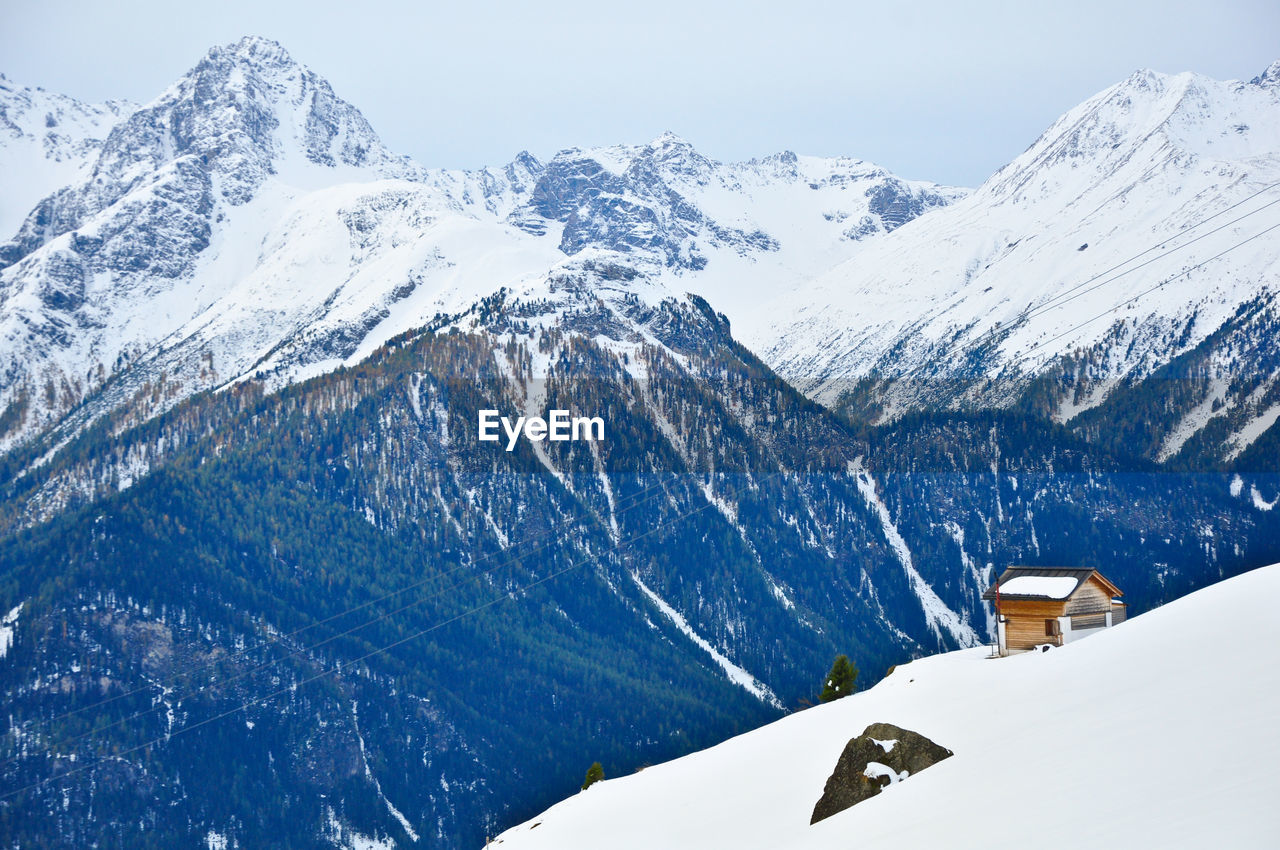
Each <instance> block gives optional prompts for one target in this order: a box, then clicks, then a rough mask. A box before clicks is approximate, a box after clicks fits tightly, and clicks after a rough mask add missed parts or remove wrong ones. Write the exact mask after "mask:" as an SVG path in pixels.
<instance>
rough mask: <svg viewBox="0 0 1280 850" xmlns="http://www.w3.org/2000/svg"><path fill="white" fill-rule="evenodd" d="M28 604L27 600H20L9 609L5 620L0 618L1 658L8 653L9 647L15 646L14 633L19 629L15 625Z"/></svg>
mask: <svg viewBox="0 0 1280 850" xmlns="http://www.w3.org/2000/svg"><path fill="white" fill-rule="evenodd" d="M26 604H27V603H25V602H19V603H18V604H17V605H15V606H14V607H13V608H11V609H9V613H8V614H5V615H4V620H0V658H4V657H5V656H6V655H8V654H9V648H10V647H11V646H13V635H14V633H15V632H16V631H17V629H16V628H15V627H16V626H17V624H18V615H19V614H21V613H22V606H23V605H26Z"/></svg>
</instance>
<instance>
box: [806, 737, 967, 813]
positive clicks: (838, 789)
mask: <svg viewBox="0 0 1280 850" xmlns="http://www.w3.org/2000/svg"><path fill="white" fill-rule="evenodd" d="M951 755H952V752H951V750H948V749H947V748H946V747H940V746H938V745H937V744H935V743H934V742H933V741H930V740H929V739H928V738H926V737H925V736H923V735H921V734H919V733H918V732H912V731H910V730H909V729H902V728H900V727H898V726H894V725H893V724H892V723H872V724H871V725H870V726H868V727H867V728H866V729H865V730H864V731H863V733H862V734H861V735H859V736H858V737H856V738H851V739H850V740H849V743H847V744H845V747H844V752H842V753H841V754H840V760H839V761H837V762H836V769H835V770H834V771H833V772H832V773H831V776H830V777H828V779H827V784H826V786H825V787H824V788H823V789H822V797H821V798H820V799H819V800H818V804H817V805H816V806H814V807H813V817H812V818H810V819H809V823H810V824H815V823H817V822H818V821H820V820H825V819H826V818H829V817H831V816H832V815H834V814H836V813H837V812H843V811H844V810H845V809H847V808H849V807H850V806H856V805H857V804H858V803H861V802H862V801H863V800H866V799H868V798H871V797H874V796H875V795H877V794H879V793H880V790H881V789H882V788H884V787H885V786H887V785H892V784H893V783H895V782H899V781H901V780H903V779H906V778H907V777H908V776H912V775H914V774H916V773H919V772H920V771H922V770H924V769H925V768H926V767H930V766H931V765H935V764H937V763H938V762H940V761H942V760H943V759H945V758H950V757H951Z"/></svg>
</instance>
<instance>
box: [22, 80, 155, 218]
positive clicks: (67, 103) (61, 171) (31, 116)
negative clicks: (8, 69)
mask: <svg viewBox="0 0 1280 850" xmlns="http://www.w3.org/2000/svg"><path fill="white" fill-rule="evenodd" d="M136 108H137V107H136V106H135V105H134V104H131V103H126V102H124V101H119V100H112V101H108V102H106V103H102V104H88V103H82V102H81V101H78V100H76V99H75V98H72V97H67V96H66V95H61V94H54V93H53V92H47V91H45V90H44V89H39V88H27V87H25V86H20V85H17V84H16V83H14V82H12V81H11V80H9V79H7V78H6V77H5V76H4V75H3V74H0V175H2V176H0V182H2V183H3V186H4V191H3V192H0V239H7V238H9V237H10V236H12V235H13V233H14V231H16V230H17V229H18V225H20V224H22V220H23V218H25V217H26V215H27V213H28V212H29V211H30V210H31V208H32V207H33V206H35V205H36V202H37V201H39V200H40V199H41V198H43V197H45V196H46V195H48V194H49V193H50V192H53V191H55V190H56V189H60V188H62V187H63V186H67V185H70V184H73V183H79V182H80V181H81V180H83V179H84V178H85V177H87V176H88V173H89V169H90V168H92V166H93V163H94V160H95V159H97V155H98V151H99V150H100V149H101V148H102V142H103V140H104V139H106V137H107V134H108V133H110V132H111V128H112V127H114V126H115V125H116V124H118V123H120V121H122V120H123V119H124V118H126V117H127V116H128V115H129V114H130V113H131V112H133V110H134V109H136Z"/></svg>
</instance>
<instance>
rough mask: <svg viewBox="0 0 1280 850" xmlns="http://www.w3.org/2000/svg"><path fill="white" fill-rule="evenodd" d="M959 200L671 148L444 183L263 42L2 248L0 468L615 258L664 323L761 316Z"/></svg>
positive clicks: (129, 125)
mask: <svg viewBox="0 0 1280 850" xmlns="http://www.w3.org/2000/svg"><path fill="white" fill-rule="evenodd" d="M959 195H960V193H959V192H958V191H957V190H950V189H943V188H940V187H935V186H932V185H931V184H924V183H908V182H905V181H902V180H899V179H898V178H896V177H894V176H893V175H891V174H889V173H887V172H885V171H884V170H883V169H879V168H877V167H875V166H873V165H870V164H868V163H865V162H861V161H858V160H852V159H832V160H822V159H814V158H802V157H797V156H795V155H794V154H790V153H785V154H780V155H777V156H774V157H769V158H767V159H764V160H760V161H751V162H747V163H739V164H733V165H726V164H721V163H716V162H713V161H711V160H709V159H707V158H705V157H703V156H702V155H700V154H698V153H697V151H695V150H694V149H693V148H692V146H690V145H689V144H688V143H687V142H685V141H683V140H681V139H679V138H677V137H675V136H673V135H670V134H665V135H663V136H660V137H659V138H657V139H655V140H654V141H653V142H652V143H650V144H647V145H640V146H616V147H610V148H601V149H593V150H577V149H573V150H567V151H562V152H561V153H559V154H557V155H556V156H555V157H554V158H553V159H552V160H551V161H550V162H547V163H541V162H539V161H538V160H536V159H535V158H534V157H532V156H530V155H528V154H525V153H522V154H521V155H520V156H518V157H517V158H516V159H515V160H514V161H513V162H511V163H510V164H508V165H507V166H505V167H502V168H498V169H485V170H481V171H478V172H457V171H439V170H429V169H425V168H422V167H421V166H419V165H417V164H415V163H413V162H410V161H409V160H407V159H404V158H402V157H397V156H396V155H394V154H392V153H391V152H389V151H388V150H387V149H386V148H385V147H384V146H383V145H382V144H381V142H380V141H379V140H378V138H377V136H376V135H375V134H374V132H373V130H372V129H371V128H370V127H369V125H368V123H367V122H366V121H365V119H364V118H363V117H362V116H361V115H360V113H359V112H358V111H357V110H356V109H355V108H354V107H352V106H351V105H350V104H347V103H346V102H344V101H342V100H341V99H339V98H338V97H337V96H336V95H335V94H334V93H333V91H332V89H331V88H330V86H329V85H328V84H327V83H326V82H325V81H324V80H323V79H321V78H319V77H318V76H317V75H315V74H314V73H313V72H311V71H310V70H308V69H306V68H305V67H303V66H301V65H299V64H298V63H296V62H295V61H294V60H293V59H291V58H290V57H289V56H288V54H287V53H285V51H284V50H283V49H282V48H281V47H280V46H279V45H277V44H275V43H274V42H269V41H266V40H263V39H256V38H247V39H244V40H242V41H241V42H239V43H237V44H235V45H231V46H229V47H226V48H215V49H213V50H211V51H210V52H209V54H208V55H207V56H205V57H204V59H203V60H201V62H200V63H199V64H198V65H197V66H196V67H195V68H193V69H192V70H191V72H189V73H188V74H187V75H186V76H184V77H183V78H182V79H181V80H179V81H178V82H176V83H175V84H174V85H173V86H171V87H170V88H169V89H168V90H167V91H165V92H164V93H163V94H162V95H161V96H160V97H159V98H157V99H156V100H155V101H153V102H152V103H150V104H148V105H146V106H144V107H142V108H141V109H138V110H137V111H136V112H134V113H133V114H132V115H129V116H128V118H127V119H126V120H123V121H122V122H121V123H119V124H118V125H117V126H116V127H115V128H114V129H113V130H112V131H111V133H110V134H109V136H108V137H107V138H106V140H105V141H104V142H103V143H102V144H101V150H100V151H98V152H97V156H96V160H95V161H94V163H93V166H92V169H91V173H88V174H86V175H84V179H83V180H80V181H73V182H72V183H71V184H70V185H67V186H66V187H64V188H60V189H58V190H57V191H56V192H54V193H53V194H51V195H49V196H47V197H45V198H44V199H43V200H42V201H40V202H39V204H38V205H36V206H35V208H34V209H33V210H32V212H31V213H30V215H28V216H27V218H26V220H25V222H24V223H23V224H22V226H21V228H20V229H19V230H18V232H17V233H16V235H15V236H14V237H13V239H12V240H11V241H10V242H8V243H7V244H5V245H3V246H0V266H3V271H0V350H3V351H4V353H5V355H6V357H5V366H4V367H3V373H2V374H0V410H6V409H7V413H6V414H5V417H4V423H5V425H6V427H4V428H3V430H4V432H5V433H4V434H2V435H0V449H5V448H10V447H12V446H14V445H17V444H20V443H22V442H23V441H25V440H28V439H30V438H31V437H33V436H35V435H39V434H41V433H45V432H46V431H48V430H49V429H51V428H55V427H57V426H59V425H61V426H62V427H63V430H64V432H65V433H68V434H69V433H74V432H75V431H77V430H78V429H79V428H81V427H82V426H83V425H84V424H86V423H87V422H89V421H92V420H93V419H94V418H95V417H97V416H99V415H101V414H102V413H104V412H106V411H109V410H112V409H119V408H122V407H124V406H126V405H127V406H129V408H130V409H131V410H132V411H133V412H134V414H135V415H136V416H137V417H139V418H146V417H148V416H150V415H152V414H154V413H155V412H157V411H159V410H163V409H165V408H167V407H168V406H169V405H171V404H172V403H174V402H175V401H177V400H178V399H181V398H184V397H186V396H188V395H190V394H191V393H193V392H197V391H199V390H202V389H207V388H212V387H217V386H221V385H223V384H225V383H227V382H228V381H232V380H235V379H237V378H240V377H243V376H245V375H247V374H249V373H251V372H252V373H254V374H257V375H270V376H271V377H272V385H273V386H279V385H280V384H282V383H287V382H289V381H292V380H296V379H297V378H299V377H305V376H308V375H311V374H315V373H317V372H322V371H325V370H327V369H330V368H333V367H334V366H336V365H338V364H340V363H343V362H350V361H352V360H353V359H358V358H360V357H363V356H366V355H367V354H368V353H369V352H371V351H372V350H373V349H375V348H376V347H377V346H378V345H380V344H382V343H383V342H384V341H385V340H387V339H388V338H390V337H392V336H394V335H396V334H399V333H401V332H403V331H405V330H407V329H409V328H413V327H418V326H422V325H424V324H426V323H428V322H429V321H431V320H432V319H433V318H434V317H436V316H437V315H438V314H441V313H445V314H451V313H456V312H459V311H463V310H465V309H467V308H468V307H470V306H471V305H473V304H475V303H476V302H478V301H479V300H481V299H483V298H485V297H487V296H490V295H492V294H494V293H495V292H498V291H499V290H502V289H504V288H505V289H506V290H508V291H519V292H526V293H527V292H530V291H532V290H537V289H541V290H544V291H545V290H548V287H549V286H550V284H549V283H548V281H549V280H551V279H553V278H555V277H556V276H557V275H559V274H561V273H562V272H563V271H564V270H565V269H570V270H572V269H574V268H581V267H582V265H583V264H584V263H590V262H597V261H601V259H602V258H604V257H608V258H611V259H610V261H617V260H618V259H619V258H621V259H622V260H623V261H624V262H625V263H626V264H627V265H628V267H629V268H630V269H631V272H629V275H630V276H631V278H632V279H636V278H639V279H641V283H638V284H636V285H635V286H633V287H630V288H631V289H633V290H634V291H636V292H639V293H641V294H644V295H646V297H649V296H652V298H651V299H650V300H651V301H652V303H657V302H658V301H660V300H662V299H663V298H665V297H667V296H668V295H671V294H676V295H680V296H682V295H683V293H684V292H686V291H688V290H697V291H701V292H704V293H706V294H709V295H711V296H712V297H714V298H715V300H716V301H721V300H724V301H733V302H735V303H738V304H743V305H745V304H750V303H762V302H763V301H764V299H763V298H761V297H759V296H761V295H762V294H763V293H765V292H769V293H771V292H773V291H774V290H776V288H777V287H778V286H779V285H780V284H779V281H783V282H784V283H783V284H782V285H786V284H785V282H786V281H791V280H795V279H800V278H804V277H807V276H809V275H812V274H815V273H817V272H818V271H820V270H821V269H823V268H826V267H828V266H830V265H831V264H833V263H835V262H838V261H839V260H841V259H844V258H845V257H847V256H849V255H850V254H852V253H854V252H856V251H857V250H858V248H859V247H860V244H861V242H862V241H864V240H868V239H869V238H870V237H874V236H877V235H879V234H882V233H884V232H886V231H889V230H892V229H894V228H896V227H898V226H899V225H901V224H902V223H904V222H906V221H908V220H910V219H911V218H913V217H915V216H917V215H919V214H920V213H921V212H923V211H925V210H927V209H930V208H932V207H936V206H940V205H943V204H945V203H947V202H949V201H951V200H953V199H954V198H956V197H958V196H959ZM744 295H745V296H747V297H746V298H743V296H744ZM743 315H750V311H749V309H747V310H744V311H743ZM761 315H763V314H761ZM69 415H70V417H69V418H67V419H65V421H64V417H68V416H69Z"/></svg>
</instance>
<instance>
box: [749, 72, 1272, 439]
mask: <svg viewBox="0 0 1280 850" xmlns="http://www.w3.org/2000/svg"><path fill="white" fill-rule="evenodd" d="M1165 281H1167V283H1164V285H1162V286H1161V285H1160V284H1162V282H1165ZM1278 281H1280V62H1278V63H1276V64H1275V65H1272V66H1271V68H1269V69H1268V70H1267V71H1266V72H1265V73H1264V74H1262V75H1260V76H1259V77H1257V78H1255V79H1254V80H1252V81H1250V82H1234V81H1229V82H1221V81H1217V80H1212V79H1209V78H1206V77H1203V76H1198V75H1196V74H1191V73H1183V74H1177V75H1164V74H1159V73H1154V72H1151V71H1140V72H1137V73H1135V74H1133V75H1132V76H1130V77H1129V78H1128V79H1126V80H1124V81H1122V82H1120V83H1118V84H1117V85H1115V86H1112V87H1111V88H1109V89H1107V90H1106V91H1103V92H1102V93H1100V94H1098V95H1097V96H1095V97H1093V98H1091V99H1089V100H1088V101H1086V102H1085V103H1083V104H1081V105H1080V106H1078V107H1076V108H1075V109H1072V110H1071V111H1070V112H1068V113H1067V114H1065V115H1064V116H1062V118H1060V119H1059V120H1058V121H1057V122H1056V123H1055V124H1054V125H1053V126H1052V127H1050V128H1049V129H1048V130H1047V131H1046V132H1045V133H1044V134H1043V135H1042V136H1041V137H1040V139H1038V140H1037V141H1036V142H1035V143H1034V144H1033V145H1032V146H1031V147H1030V148H1029V149H1028V150H1027V151H1026V152H1025V153H1023V154H1022V155H1021V156H1019V157H1018V158H1017V159H1015V160H1014V161H1013V162H1012V163H1010V164H1009V165H1007V166H1006V167H1004V168H1002V169H1001V170H1000V171H998V172H997V173H996V174H995V175H993V176H992V177H991V178H990V180H988V181H987V182H986V183H985V184H984V185H983V186H982V187H981V188H980V189H978V190H977V191H975V192H974V193H973V194H972V195H970V196H969V197H967V198H965V199H964V200H962V201H960V202H959V203H956V204H954V205H952V206H950V207H948V208H947V209H945V210H940V211H938V212H937V213H934V214H932V215H929V216H926V217H924V218H921V219H918V220H916V221H913V222H911V223H909V224H907V225H906V226H904V227H902V228H901V229H899V230H897V231H896V232H894V233H893V234H891V235H890V236H889V237H888V238H885V239H882V240H877V241H876V242H874V243H872V244H869V245H867V246H866V249H865V250H863V251H860V252H859V253H858V254H857V255H855V256H854V257H852V258H851V259H850V260H848V261H846V262H845V263H844V264H842V265H840V266H838V267H837V268H834V269H832V270H831V271H830V272H828V273H826V274H823V275H820V276H818V277H816V278H815V279H814V280H812V281H811V282H810V283H808V284H806V285H803V286H800V287H796V288H794V289H793V290H792V291H790V292H788V293H786V294H785V296H784V297H783V298H782V300H781V303H778V304H775V305H773V306H772V308H771V309H772V311H773V313H774V315H776V316H778V317H779V318H778V319H777V321H776V322H775V324H774V325H773V327H771V328H770V329H769V330H768V331H766V332H765V333H763V334H761V335H759V336H758V337H756V338H754V339H753V338H749V339H748V340H747V341H748V343H753V342H754V343H756V344H757V345H758V346H759V347H760V349H761V350H764V351H766V352H767V356H766V359H768V360H769V361H770V363H771V364H772V365H774V366H775V368H777V369H779V370H780V371H781V372H782V373H783V374H784V375H785V376H786V377H788V378H789V379H790V380H792V381H793V382H794V383H796V384H797V385H798V386H800V387H802V388H803V389H805V390H806V391H807V392H809V393H810V394H811V395H812V396H814V397H816V398H818V399H820V400H823V401H825V402H835V401H837V400H838V399H839V398H840V396H841V394H842V393H845V392H847V391H857V390H859V389H861V390H862V391H863V392H862V395H861V396H858V393H857V392H855V393H854V395H855V396H858V397H856V398H855V399H854V400H853V401H854V403H855V405H861V406H862V407H863V408H864V410H862V411H860V412H869V413H871V414H872V415H873V416H875V415H888V416H893V415H895V414H896V413H898V412H901V411H902V410H904V409H910V408H913V407H918V406H928V405H943V406H949V405H965V404H969V405H990V404H996V405H1005V404H1010V403H1012V402H1013V400H1015V399H1016V398H1017V397H1018V395H1019V393H1020V392H1021V391H1022V390H1024V389H1025V388H1026V386H1027V383H1028V381H1029V380H1030V378H1031V377H1032V376H1034V375H1037V374H1042V373H1044V372H1046V371H1047V370H1050V369H1053V368H1061V367H1063V364H1064V360H1063V358H1064V357H1065V356H1066V355H1070V354H1073V353H1074V354H1075V355H1076V358H1077V362H1075V363H1072V364H1071V365H1070V366H1069V367H1067V368H1066V369H1065V370H1064V371H1069V372H1070V374H1069V381H1068V382H1067V383H1069V385H1070V389H1071V391H1072V395H1071V397H1069V398H1067V397H1060V398H1055V399H1054V400H1053V401H1054V404H1055V407H1054V409H1053V410H1052V411H1051V412H1052V413H1053V414H1055V415H1056V416H1057V417H1058V418H1060V419H1063V420H1069V419H1071V418H1072V417H1073V416H1074V415H1076V414H1078V413H1079V412H1080V411H1081V410H1082V409H1086V408H1088V407H1090V406H1093V405H1096V404H1097V403H1099V402H1100V401H1101V400H1102V399H1103V398H1104V397H1105V395H1106V392H1107V391H1108V390H1109V389H1110V388H1111V387H1112V386H1114V384H1115V382H1116V380H1117V379H1118V378H1120V377H1122V376H1136V377H1145V376H1146V375H1148V374H1150V373H1151V371H1152V370H1154V369H1155V368H1157V367H1158V366H1160V365H1162V364H1167V363H1168V362H1169V361H1170V360H1172V359H1173V358H1174V357H1175V356H1177V355H1178V354H1180V353H1182V352H1185V351H1188V350H1190V349H1193V348H1194V347H1195V346H1197V345H1198V344H1200V343H1202V342H1203V341H1204V340H1205V339H1206V338H1207V337H1209V336H1210V335H1211V334H1212V333H1213V332H1214V331H1215V330H1218V329H1220V328H1223V327H1224V325H1226V323H1228V322H1229V321H1231V320H1233V319H1235V320H1239V319H1240V317H1239V316H1238V315H1237V313H1238V311H1239V310H1240V309H1241V307H1242V305H1246V304H1257V305H1258V306H1260V307H1261V308H1262V314H1260V315H1259V316H1256V317H1253V318H1251V319H1249V320H1248V321H1247V322H1238V324H1240V325H1241V326H1240V327H1238V328H1237V327H1236V326H1235V325H1233V326H1231V330H1233V331H1239V334H1240V335H1242V338H1241V336H1240V335H1238V336H1237V338H1236V339H1235V343H1236V344H1237V348H1236V349H1230V350H1229V348H1228V347H1226V346H1225V341H1224V346H1223V347H1221V348H1220V349H1219V350H1216V351H1217V353H1216V355H1215V361H1214V363H1213V364H1212V367H1211V368H1213V369H1215V370H1216V371H1217V373H1218V374H1217V378H1218V379H1220V380H1221V382H1222V383H1224V384H1225V383H1227V382H1229V381H1230V380H1231V379H1232V378H1233V377H1235V376H1236V374H1237V373H1236V372H1233V371H1232V370H1233V369H1235V368H1238V367H1239V366H1246V367H1247V366H1250V365H1254V363H1255V361H1256V358H1255V357H1253V356H1252V353H1251V352H1250V349H1249V346H1250V345H1256V344H1257V342H1258V338H1259V334H1260V332H1259V331H1258V328H1259V327H1263V326H1265V325H1266V324H1267V322H1268V321H1270V320H1271V319H1272V318H1273V317H1274V315H1275V312H1276V303H1275V294H1276V289H1277V287H1278V286H1280V284H1278ZM1232 360H1236V361H1240V362H1239V363H1236V364H1232V363H1231V362H1230V361H1232ZM859 382H871V383H874V384H875V385H876V386H875V389H874V391H868V390H867V388H866V384H865V383H864V384H863V385H862V386H861V388H860V386H859ZM1252 389H1253V387H1252V386H1250V387H1249V390H1250V391H1251V390H1252ZM1246 395H1247V393H1246ZM1209 401H1210V402H1211V401H1212V399H1209ZM1220 406H1221V405H1219V407H1220ZM1228 407H1230V404H1228ZM1262 408H1263V411H1265V410H1266V408H1267V406H1266V405H1263V406H1262ZM1217 409H1218V408H1215V410H1217ZM1190 424H1192V425H1198V426H1203V419H1202V420H1201V421H1200V422H1199V423H1190ZM1195 430H1197V427H1192V428H1190V430H1189V431H1188V432H1187V433H1186V434H1183V435H1181V436H1180V437H1178V438H1176V439H1177V440H1178V445H1170V446H1165V447H1163V448H1164V451H1163V454H1165V455H1167V454H1169V453H1170V450H1176V448H1177V447H1178V446H1180V445H1181V442H1182V441H1185V440H1186V438H1187V435H1188V434H1189V433H1192V432H1194V431H1195Z"/></svg>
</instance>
